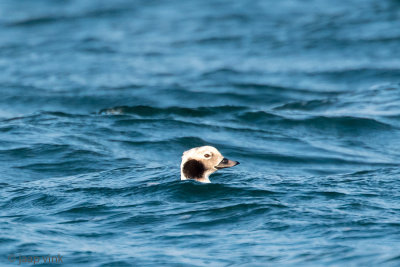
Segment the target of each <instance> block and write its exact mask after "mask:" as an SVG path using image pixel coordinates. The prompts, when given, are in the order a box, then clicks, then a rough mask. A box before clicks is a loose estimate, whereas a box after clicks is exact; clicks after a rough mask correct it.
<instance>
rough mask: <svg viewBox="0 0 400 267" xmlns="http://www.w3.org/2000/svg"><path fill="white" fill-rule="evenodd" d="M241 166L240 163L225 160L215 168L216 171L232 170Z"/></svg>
mask: <svg viewBox="0 0 400 267" xmlns="http://www.w3.org/2000/svg"><path fill="white" fill-rule="evenodd" d="M239 164H240V163H239V162H238V161H234V160H230V159H227V158H224V159H223V160H222V161H221V162H220V163H219V164H218V165H217V166H215V168H216V169H223V168H230V167H233V166H236V165H239Z"/></svg>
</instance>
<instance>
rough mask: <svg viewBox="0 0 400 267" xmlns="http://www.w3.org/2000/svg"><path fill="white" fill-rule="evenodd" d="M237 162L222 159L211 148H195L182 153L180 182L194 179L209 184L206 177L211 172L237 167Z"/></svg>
mask: <svg viewBox="0 0 400 267" xmlns="http://www.w3.org/2000/svg"><path fill="white" fill-rule="evenodd" d="M238 164H239V162H237V161H233V160H229V159H227V158H224V156H222V155H221V153H220V152H219V151H218V150H217V149H216V148H215V147H212V146H201V147H195V148H192V149H190V150H188V151H185V152H183V155H182V163H181V180H188V179H194V180H196V181H198V182H202V183H210V180H209V179H208V177H209V176H210V174H212V173H213V172H215V171H217V170H219V169H223V168H229V167H233V166H236V165H238Z"/></svg>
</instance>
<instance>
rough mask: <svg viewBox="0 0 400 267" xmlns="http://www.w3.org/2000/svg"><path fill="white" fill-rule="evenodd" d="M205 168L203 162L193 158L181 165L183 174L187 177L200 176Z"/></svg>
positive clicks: (194, 177)
mask: <svg viewBox="0 0 400 267" xmlns="http://www.w3.org/2000/svg"><path fill="white" fill-rule="evenodd" d="M205 170H206V168H205V167H204V165H203V163H201V162H200V161H197V160H194V159H191V160H189V161H187V162H186V163H185V164H184V165H183V174H184V175H185V177H186V178H189V179H196V178H202V177H203V174H204V171H205Z"/></svg>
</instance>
